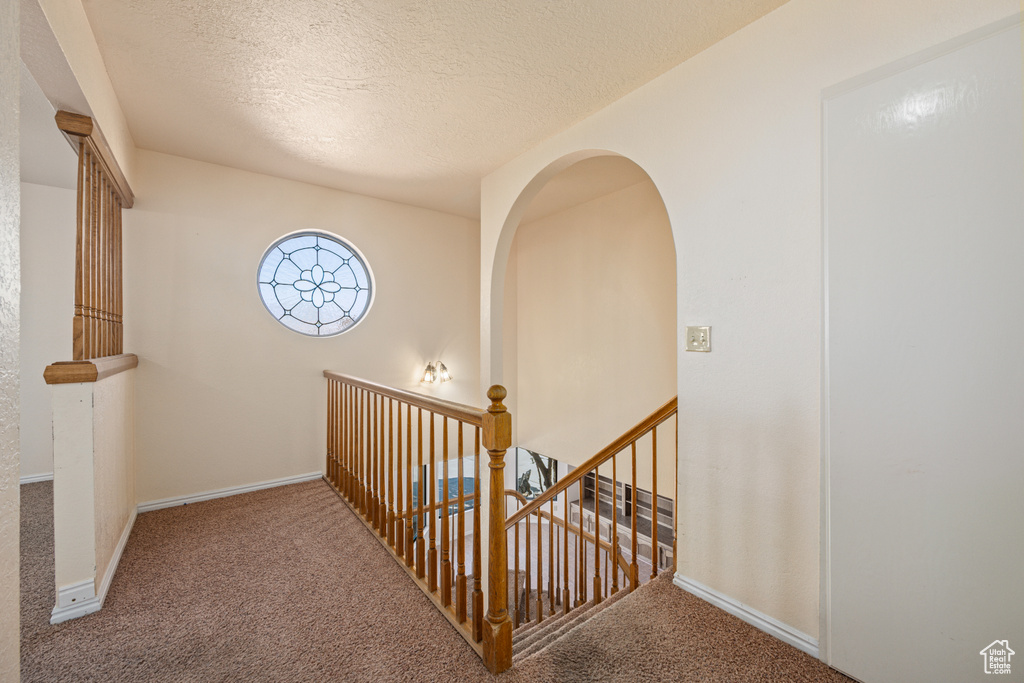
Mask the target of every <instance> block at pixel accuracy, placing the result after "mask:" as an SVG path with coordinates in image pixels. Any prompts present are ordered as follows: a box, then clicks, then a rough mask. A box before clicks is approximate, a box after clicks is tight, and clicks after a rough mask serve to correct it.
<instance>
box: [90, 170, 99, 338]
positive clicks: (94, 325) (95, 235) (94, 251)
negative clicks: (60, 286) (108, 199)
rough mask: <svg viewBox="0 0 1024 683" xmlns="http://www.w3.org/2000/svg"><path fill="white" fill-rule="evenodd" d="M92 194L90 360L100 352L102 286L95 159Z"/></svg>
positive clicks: (97, 178)
mask: <svg viewBox="0 0 1024 683" xmlns="http://www.w3.org/2000/svg"><path fill="white" fill-rule="evenodd" d="M89 189H90V191H91V194H92V203H91V209H92V211H91V216H90V218H89V233H90V235H91V237H90V238H89V261H90V264H89V272H90V277H89V280H90V284H89V356H88V357H89V358H98V357H99V355H100V350H99V336H100V334H99V332H100V329H99V327H100V326H99V317H98V315H97V309H98V308H99V299H100V296H99V284H100V208H101V205H100V168H99V164H98V163H97V162H96V158H95V157H93V162H92V183H91V185H90V188H89Z"/></svg>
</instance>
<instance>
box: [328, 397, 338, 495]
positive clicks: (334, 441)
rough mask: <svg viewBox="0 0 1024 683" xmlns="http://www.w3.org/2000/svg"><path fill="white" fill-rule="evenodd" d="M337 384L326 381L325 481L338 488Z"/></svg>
mask: <svg viewBox="0 0 1024 683" xmlns="http://www.w3.org/2000/svg"><path fill="white" fill-rule="evenodd" d="M337 418H338V383H337V382H336V381H334V380H327V432H328V433H327V442H328V445H327V480H328V481H329V482H331V486H333V487H334V488H338V427H339V425H338V419H337Z"/></svg>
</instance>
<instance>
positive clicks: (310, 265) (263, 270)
mask: <svg viewBox="0 0 1024 683" xmlns="http://www.w3.org/2000/svg"><path fill="white" fill-rule="evenodd" d="M257 282H258V286H259V292H260V299H262V300H263V305H264V306H266V307H267V310H268V311H269V312H270V315H272V316H274V319H275V320H277V321H278V322H279V323H281V324H282V325H284V326H285V327H287V328H289V329H292V330H295V331H296V332H301V333H302V334H307V335H309V336H311V337H329V336H331V335H335V334H341V333H342V332H345V331H347V330H349V329H351V328H352V327H354V326H355V325H356V324H357V323H358V322H359V321H360V320H362V319H363V316H365V315H366V312H367V311H368V310H370V305H371V304H372V303H373V278H372V276H371V274H370V269H369V268H368V267H367V265H366V261H365V260H364V259H363V257H362V254H360V253H359V251H358V250H357V249H356V248H355V247H353V246H352V245H351V244H348V243H347V242H345V241H344V240H342V239H341V238H340V237H336V236H335V235H331V234H328V233H325V232H316V231H301V232H293V233H291V234H289V235H285V236H284V237H282V238H281V239H279V240H277V241H276V242H274V243H273V244H272V245H270V248H269V249H267V251H266V252H265V253H264V254H263V259H262V260H261V261H260V266H259V270H258V271H257Z"/></svg>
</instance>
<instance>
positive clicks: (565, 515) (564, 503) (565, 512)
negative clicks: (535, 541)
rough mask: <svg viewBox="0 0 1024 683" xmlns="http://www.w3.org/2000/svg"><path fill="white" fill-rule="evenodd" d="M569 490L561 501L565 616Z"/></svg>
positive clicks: (566, 608) (565, 608) (566, 607)
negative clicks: (563, 524)
mask: <svg viewBox="0 0 1024 683" xmlns="http://www.w3.org/2000/svg"><path fill="white" fill-rule="evenodd" d="M570 517H571V515H570V514H569V489H566V490H565V496H564V498H563V499H562V521H563V522H564V523H565V527H564V528H563V529H562V532H563V534H562V611H563V612H564V613H565V614H568V613H569V610H570V609H572V608H571V607H570V604H569V603H570V597H569V596H570V595H571V592H570V590H569V519H570Z"/></svg>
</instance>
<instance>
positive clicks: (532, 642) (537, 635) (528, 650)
mask: <svg viewBox="0 0 1024 683" xmlns="http://www.w3.org/2000/svg"><path fill="white" fill-rule="evenodd" d="M644 585H646V584H644ZM641 589H643V585H641V586H640V587H639V588H638V589H637V590H641ZM629 595H631V593H630V591H628V590H622V591H619V592H618V593H616V594H615V595H613V596H612V597H610V598H607V599H606V600H603V601H601V603H600V604H595V603H594V602H593V601H589V602H588V603H587V604H588V605H590V606H589V607H585V608H577V609H576V610H573V611H572V612H569V614H568V615H563V617H570V618H568V619H564V620H563V619H559V620H558V622H559V623H554V622H552V623H551V624H550V625H548V628H542V629H539V630H537V631H535V632H534V633H533V634H531V636H530V637H528V638H525V639H523V640H520V641H519V643H518V644H517V643H515V642H513V645H512V647H513V654H512V662H513V663H518V662H521V661H523V660H524V659H526V658H528V657H532V656H533V655H535V654H536V653H538V652H540V651H541V650H543V649H545V648H546V647H548V646H549V645H551V644H552V643H554V642H556V641H558V640H559V639H560V638H562V637H563V636H565V635H566V634H567V633H569V632H570V631H572V630H573V629H575V628H576V627H577V626H580V625H581V624H583V623H584V622H586V621H588V620H589V619H591V618H593V617H594V616H595V615H597V614H600V613H601V612H602V611H604V610H606V609H609V608H611V607H613V606H614V605H615V604H616V603H617V602H619V601H620V600H623V599H625V598H626V597H628V596H629ZM541 625H542V626H544V625H547V622H542V624H541ZM517 650H518V651H517Z"/></svg>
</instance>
